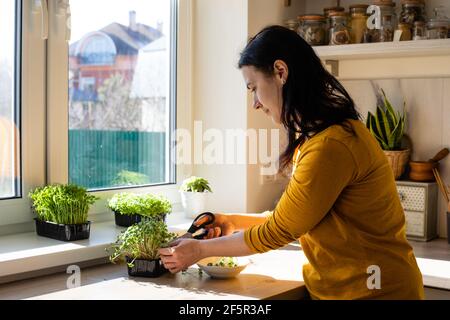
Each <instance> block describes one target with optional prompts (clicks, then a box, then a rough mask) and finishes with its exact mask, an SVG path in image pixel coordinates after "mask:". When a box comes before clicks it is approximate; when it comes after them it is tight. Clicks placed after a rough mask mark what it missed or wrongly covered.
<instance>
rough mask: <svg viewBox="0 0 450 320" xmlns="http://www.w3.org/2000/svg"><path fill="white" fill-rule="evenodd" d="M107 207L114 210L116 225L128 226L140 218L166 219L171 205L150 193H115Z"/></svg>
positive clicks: (164, 199) (161, 197)
mask: <svg viewBox="0 0 450 320" xmlns="http://www.w3.org/2000/svg"><path fill="white" fill-rule="evenodd" d="M108 207H109V208H110V209H111V210H112V211H113V212H114V215H115V221H116V225H118V226H121V227H129V226H132V225H133V224H136V223H139V222H141V220H142V218H143V217H144V218H148V219H159V220H162V221H165V220H166V216H167V214H169V213H171V211H172V205H171V204H170V202H169V200H167V199H166V198H165V197H163V196H156V195H152V194H134V193H127V192H124V193H117V194H115V195H114V196H113V197H112V198H111V199H110V200H109V201H108Z"/></svg>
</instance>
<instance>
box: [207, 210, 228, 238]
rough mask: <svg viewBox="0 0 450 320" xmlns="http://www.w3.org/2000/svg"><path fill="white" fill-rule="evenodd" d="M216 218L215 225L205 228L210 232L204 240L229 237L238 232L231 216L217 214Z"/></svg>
mask: <svg viewBox="0 0 450 320" xmlns="http://www.w3.org/2000/svg"><path fill="white" fill-rule="evenodd" d="M214 216H215V217H216V219H215V221H214V223H212V224H210V225H208V226H206V227H205V229H206V230H207V231H208V233H207V235H206V236H205V237H204V238H203V239H213V238H218V237H222V236H229V235H231V234H233V233H234V231H236V227H235V225H234V223H233V222H232V221H231V219H230V216H227V215H225V214H219V213H215V214H214Z"/></svg>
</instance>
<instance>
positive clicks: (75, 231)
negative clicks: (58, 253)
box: [34, 219, 91, 242]
mask: <svg viewBox="0 0 450 320" xmlns="http://www.w3.org/2000/svg"><path fill="white" fill-rule="evenodd" d="M34 220H35V221H36V232H37V234H38V235H39V236H42V237H47V238H51V239H55V240H60V241H66V242H69V241H78V240H85V239H89V236H90V232H91V222H90V221H88V222H86V223H83V224H57V223H54V222H49V221H41V220H39V219H34Z"/></svg>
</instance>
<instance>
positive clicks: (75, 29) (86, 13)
mask: <svg viewBox="0 0 450 320" xmlns="http://www.w3.org/2000/svg"><path fill="white" fill-rule="evenodd" d="M2 1H4V0H2ZM132 10H134V11H136V20H137V22H138V23H143V24H147V25H150V26H151V27H155V28H156V26H157V23H158V21H163V22H164V31H165V32H167V31H168V30H169V29H168V28H169V24H170V1H169V0H72V1H71V11H72V40H71V42H75V41H78V40H79V39H81V38H82V37H83V36H84V35H85V34H86V33H89V32H91V31H96V30H98V29H101V28H103V27H105V26H107V25H108V24H110V23H112V22H119V23H121V24H124V25H128V24H129V12H130V11H132Z"/></svg>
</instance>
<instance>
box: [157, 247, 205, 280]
mask: <svg viewBox="0 0 450 320" xmlns="http://www.w3.org/2000/svg"><path fill="white" fill-rule="evenodd" d="M159 254H160V256H161V261H162V262H163V264H164V267H165V268H166V269H167V270H169V271H170V272H171V273H178V272H180V271H182V270H186V269H187V268H189V267H190V266H192V265H193V264H195V263H196V262H197V261H199V260H201V259H202V256H201V250H200V241H199V240H193V239H178V240H175V241H174V242H172V243H171V244H170V247H168V248H161V249H159Z"/></svg>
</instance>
